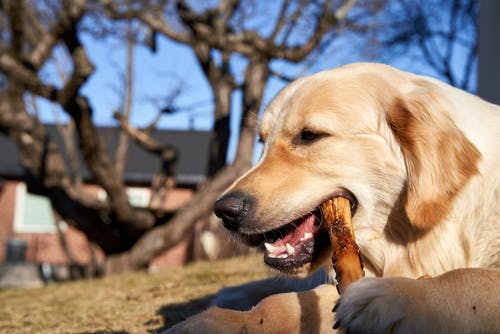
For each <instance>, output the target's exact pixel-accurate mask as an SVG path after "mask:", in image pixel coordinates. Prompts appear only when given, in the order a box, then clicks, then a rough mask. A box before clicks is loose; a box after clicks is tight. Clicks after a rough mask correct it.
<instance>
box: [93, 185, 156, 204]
mask: <svg viewBox="0 0 500 334" xmlns="http://www.w3.org/2000/svg"><path fill="white" fill-rule="evenodd" d="M97 197H98V198H99V200H101V201H105V200H106V199H107V198H108V195H107V194H106V192H105V191H104V190H102V189H100V190H99V192H98V193H97ZM127 197H128V202H129V203H130V205H132V206H135V207H138V208H146V207H147V206H148V205H149V200H150V199H151V192H150V191H149V189H148V188H138V187H136V188H127Z"/></svg>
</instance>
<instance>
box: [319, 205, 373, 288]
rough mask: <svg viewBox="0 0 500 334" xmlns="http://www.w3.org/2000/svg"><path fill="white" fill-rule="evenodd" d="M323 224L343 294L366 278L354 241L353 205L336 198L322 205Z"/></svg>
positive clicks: (338, 285)
mask: <svg viewBox="0 0 500 334" xmlns="http://www.w3.org/2000/svg"><path fill="white" fill-rule="evenodd" d="M321 209H322V212H323V224H324V226H325V227H326V229H327V230H328V234H329V236H330V241H331V244H332V247H333V255H332V263H333V269H334V270H335V273H336V280H337V289H338V290H339V293H342V292H343V291H344V289H345V288H346V287H347V286H348V285H349V284H351V283H353V282H355V281H357V280H358V279H360V278H361V277H363V276H364V271H363V265H362V263H361V256H360V254H359V248H358V245H357V244H356V241H355V239H354V229H353V227H352V217H351V205H350V203H349V200H348V199H346V198H345V197H334V198H333V199H330V200H328V201H326V202H324V203H323V204H322V205H321Z"/></svg>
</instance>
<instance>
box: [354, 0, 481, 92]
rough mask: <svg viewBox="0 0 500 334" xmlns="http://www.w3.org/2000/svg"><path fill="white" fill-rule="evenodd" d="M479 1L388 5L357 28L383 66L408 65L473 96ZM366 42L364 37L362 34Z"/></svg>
mask: <svg viewBox="0 0 500 334" xmlns="http://www.w3.org/2000/svg"><path fill="white" fill-rule="evenodd" d="M478 12H479V1H478V0H444V1H437V0H429V1H427V0H426V1H424V0H397V1H387V2H385V4H384V6H383V7H382V8H381V9H380V10H379V11H378V15H377V16H376V17H372V18H371V20H370V21H369V22H365V24H364V25H359V26H358V27H357V28H358V29H359V32H361V33H363V34H366V33H368V34H370V35H371V42H372V43H371V44H370V45H371V48H369V49H370V50H371V51H373V52H374V53H375V54H376V55H375V57H377V58H381V59H382V60H383V61H386V62H388V63H395V62H397V61H400V60H402V59H406V60H407V61H411V62H412V63H413V64H415V63H416V64H418V65H414V67H415V68H417V67H421V68H425V69H426V70H428V71H429V74H432V75H435V76H437V77H439V78H440V79H442V80H444V81H447V82H448V83H450V84H451V85H453V86H456V87H459V88H462V89H465V90H469V91H472V90H474V89H475V80H474V73H475V69H476V66H477V48H478V44H477V43H478V38H477V36H478V31H477V29H478V25H477V17H478ZM364 37H365V38H366V37H367V36H366V35H364Z"/></svg>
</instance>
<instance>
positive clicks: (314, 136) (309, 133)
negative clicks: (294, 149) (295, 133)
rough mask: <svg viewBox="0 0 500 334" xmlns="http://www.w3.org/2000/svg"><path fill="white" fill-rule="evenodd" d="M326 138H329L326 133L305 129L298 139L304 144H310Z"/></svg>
mask: <svg viewBox="0 0 500 334" xmlns="http://www.w3.org/2000/svg"><path fill="white" fill-rule="evenodd" d="M326 136H328V134H327V133H324V132H316V131H313V130H308V129H303V130H302V131H301V132H300V136H299V138H298V139H299V142H300V143H302V144H310V143H313V142H315V141H317V140H318V139H321V138H323V137H326Z"/></svg>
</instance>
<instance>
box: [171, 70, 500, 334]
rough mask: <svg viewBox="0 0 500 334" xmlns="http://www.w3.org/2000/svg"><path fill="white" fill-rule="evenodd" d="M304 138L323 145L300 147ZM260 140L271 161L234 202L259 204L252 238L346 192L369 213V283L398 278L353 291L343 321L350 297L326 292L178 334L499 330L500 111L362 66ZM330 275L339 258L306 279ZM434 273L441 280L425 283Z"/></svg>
mask: <svg viewBox="0 0 500 334" xmlns="http://www.w3.org/2000/svg"><path fill="white" fill-rule="evenodd" d="M304 129H307V130H308V131H313V132H315V133H321V134H324V136H322V137H321V138H320V139H319V140H317V141H315V142H313V143H309V144H304V143H301V142H300V140H298V139H297V138H300V133H301V131H304ZM259 135H260V137H261V138H262V140H263V142H264V143H265V144H264V152H263V156H262V158H261V160H260V161H259V163H258V164H256V165H255V166H254V167H253V168H252V169H251V170H250V171H248V172H247V173H246V174H245V175H243V176H242V177H241V178H240V179H238V180H237V181H236V182H235V183H234V184H233V185H232V186H231V187H230V189H228V190H227V192H231V191H234V190H238V191H240V192H244V193H248V194H251V195H252V196H254V197H255V198H256V200H257V205H256V208H255V210H254V211H255V212H253V214H254V215H255V219H256V220H257V221H259V222H260V225H259V227H257V228H254V230H252V231H247V232H248V233H255V232H263V231H267V230H270V229H274V228H277V227H279V226H282V225H284V224H286V223H288V222H290V221H292V220H294V219H297V217H300V216H301V215H304V214H306V213H308V212H311V211H312V210H314V208H316V207H317V206H318V205H319V204H320V203H322V202H323V201H324V200H326V199H328V198H330V197H331V196H332V194H334V193H335V191H338V190H340V189H344V188H346V189H348V190H350V191H351V192H352V193H353V194H354V195H355V196H356V198H357V200H358V202H359V207H358V210H357V212H356V214H355V216H354V217H353V224H354V228H355V232H356V241H357V243H358V245H359V246H360V249H361V253H362V255H363V258H364V263H365V271H366V276H368V277H386V278H383V279H373V278H365V279H362V280H361V281H360V282H357V283H355V284H353V285H352V286H351V287H349V288H348V289H347V291H346V293H345V295H343V296H342V298H341V299H340V302H339V303H338V304H337V308H336V311H337V312H336V315H335V314H333V313H331V308H332V307H333V306H334V305H335V303H336V301H337V299H338V294H337V292H336V291H335V288H334V287H333V286H332V285H323V286H320V287H318V288H316V289H314V290H311V291H308V292H301V293H285V294H280V295H276V296H271V297H268V298H266V299H264V300H263V301H262V302H260V303H259V304H258V305H257V306H256V307H255V308H254V309H252V310H250V311H246V312H235V311H229V310H224V309H220V308H212V309H210V310H208V311H207V312H204V313H201V314H200V315H197V316H195V317H193V318H191V319H188V321H186V322H184V323H182V324H180V325H178V326H177V327H175V328H173V329H172V331H171V332H174V333H178V332H192V333H198V332H199V330H200V329H203V330H205V331H206V332H224V333H230V332H234V333H239V332H242V331H246V332H249V333H254V332H255V333H264V332H268V333H324V332H326V331H330V330H331V326H332V325H333V323H334V321H333V319H334V316H336V320H337V321H338V323H337V325H339V326H341V327H344V328H350V330H351V331H352V332H355V333H365V332H366V333H373V332H376V333H378V332H388V331H391V332H394V333H405V332H411V333H424V332H433V333H449V332H450V333H451V332H460V333H477V332H486V333H494V332H500V272H499V271H498V269H499V268H500V150H499V149H498V144H499V143H500V107H498V106H496V105H493V104H490V103H487V102H485V101H483V100H481V99H479V98H478V97H475V96H473V95H471V94H468V93H466V92H463V91H461V90H458V89H455V88H453V87H451V86H449V85H446V84H444V83H442V82H439V81H437V80H435V79H431V78H428V77H423V76H417V75H414V74H411V73H406V72H402V71H399V70H396V69H394V68H392V67H389V66H385V65H381V64H365V63H362V64H352V65H348V66H344V67H341V68H338V69H333V70H330V71H325V72H321V73H318V74H315V75H312V76H308V77H305V78H302V79H299V80H297V81H295V82H293V83H291V84H290V85H289V86H288V87H286V88H285V89H284V90H283V91H282V92H280V93H279V94H278V95H277V96H276V98H275V99H274V100H273V102H271V103H270V105H269V106H268V107H267V109H266V111H265V113H264V115H263V117H262V120H261V125H260V128H259ZM284 175H285V177H284ZM292 176H293V177H292ZM321 266H326V267H327V268H329V256H328V253H326V255H325V256H322V257H318V258H317V259H315V261H313V262H312V263H310V264H308V265H305V266H303V267H302V268H300V270H297V272H296V273H295V274H296V275H298V276H305V275H309V274H311V273H312V272H313V271H315V270H316V269H317V268H319V267H321ZM461 268H483V269H481V270H476V269H461ZM443 274H444V275H443ZM424 275H425V276H430V277H435V278H432V279H428V280H416V279H417V278H419V277H421V276H424ZM439 275H442V276H439ZM395 276H397V277H404V279H403V278H390V277H395ZM252 288H255V287H252Z"/></svg>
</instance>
